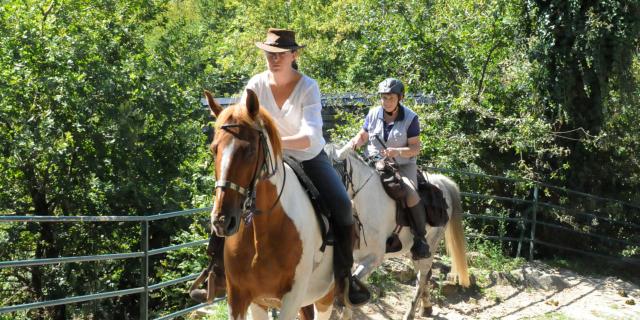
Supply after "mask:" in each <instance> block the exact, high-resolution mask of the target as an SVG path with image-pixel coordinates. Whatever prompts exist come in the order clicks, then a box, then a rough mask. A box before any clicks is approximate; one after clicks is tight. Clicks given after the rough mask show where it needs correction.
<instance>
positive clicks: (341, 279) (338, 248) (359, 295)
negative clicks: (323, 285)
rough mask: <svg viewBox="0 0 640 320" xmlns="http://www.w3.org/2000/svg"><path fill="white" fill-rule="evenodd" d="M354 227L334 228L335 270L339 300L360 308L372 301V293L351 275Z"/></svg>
mask: <svg viewBox="0 0 640 320" xmlns="http://www.w3.org/2000/svg"><path fill="white" fill-rule="evenodd" d="M352 230H353V226H352V225H349V226H336V227H335V228H334V231H333V232H334V236H335V244H334V246H333V268H334V275H335V279H336V285H337V287H338V298H339V299H341V301H342V302H343V303H344V304H345V305H348V306H351V307H359V306H361V305H363V304H365V303H367V302H368V301H369V300H370V299H371V293H370V292H369V290H368V289H367V287H366V286H365V285H364V283H362V282H361V281H360V280H359V279H358V278H356V277H354V276H352V275H351V266H353V252H352V249H353V246H352V242H353V239H352V238H351V233H352Z"/></svg>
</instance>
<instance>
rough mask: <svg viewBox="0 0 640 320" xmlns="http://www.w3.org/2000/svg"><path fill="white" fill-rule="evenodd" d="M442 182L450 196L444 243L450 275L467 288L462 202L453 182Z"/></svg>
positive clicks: (467, 273)
mask: <svg viewBox="0 0 640 320" xmlns="http://www.w3.org/2000/svg"><path fill="white" fill-rule="evenodd" d="M442 182H443V183H444V185H445V186H446V188H447V191H448V192H449V194H450V195H451V217H449V223H447V226H446V228H445V233H444V241H445V245H446V248H447V254H449V256H450V257H451V261H452V262H451V274H452V275H454V276H457V278H458V282H459V283H460V285H461V286H463V287H469V286H470V284H471V283H470V281H469V267H468V266H467V249H466V243H465V238H464V233H463V228H462V201H461V199H460V189H459V188H458V185H457V184H456V183H455V182H453V180H451V179H449V178H447V177H444V176H443V179H442Z"/></svg>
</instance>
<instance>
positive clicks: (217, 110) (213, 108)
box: [204, 90, 222, 118]
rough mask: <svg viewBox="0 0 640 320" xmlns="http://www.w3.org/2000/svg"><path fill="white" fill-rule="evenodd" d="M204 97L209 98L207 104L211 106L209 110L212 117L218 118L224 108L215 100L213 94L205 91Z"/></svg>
mask: <svg viewBox="0 0 640 320" xmlns="http://www.w3.org/2000/svg"><path fill="white" fill-rule="evenodd" d="M204 96H205V97H206V98H207V104H209V109H210V110H211V115H212V116H213V117H216V118H217V117H218V115H219V114H220V112H222V107H221V106H220V105H219V104H218V103H217V102H216V100H215V99H214V98H213V95H211V92H209V91H207V90H205V91H204Z"/></svg>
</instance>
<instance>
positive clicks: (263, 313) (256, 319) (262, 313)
mask: <svg viewBox="0 0 640 320" xmlns="http://www.w3.org/2000/svg"><path fill="white" fill-rule="evenodd" d="M249 310H251V319H253V320H269V312H268V310H267V307H263V306H259V305H257V304H255V303H252V304H251V305H250V306H249Z"/></svg>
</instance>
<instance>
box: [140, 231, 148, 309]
mask: <svg viewBox="0 0 640 320" xmlns="http://www.w3.org/2000/svg"><path fill="white" fill-rule="evenodd" d="M140 243H141V244H142V251H143V252H144V256H143V257H142V286H143V287H144V291H143V292H142V293H140V319H141V320H148V319H149V220H144V221H143V222H142V230H141V238H140Z"/></svg>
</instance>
